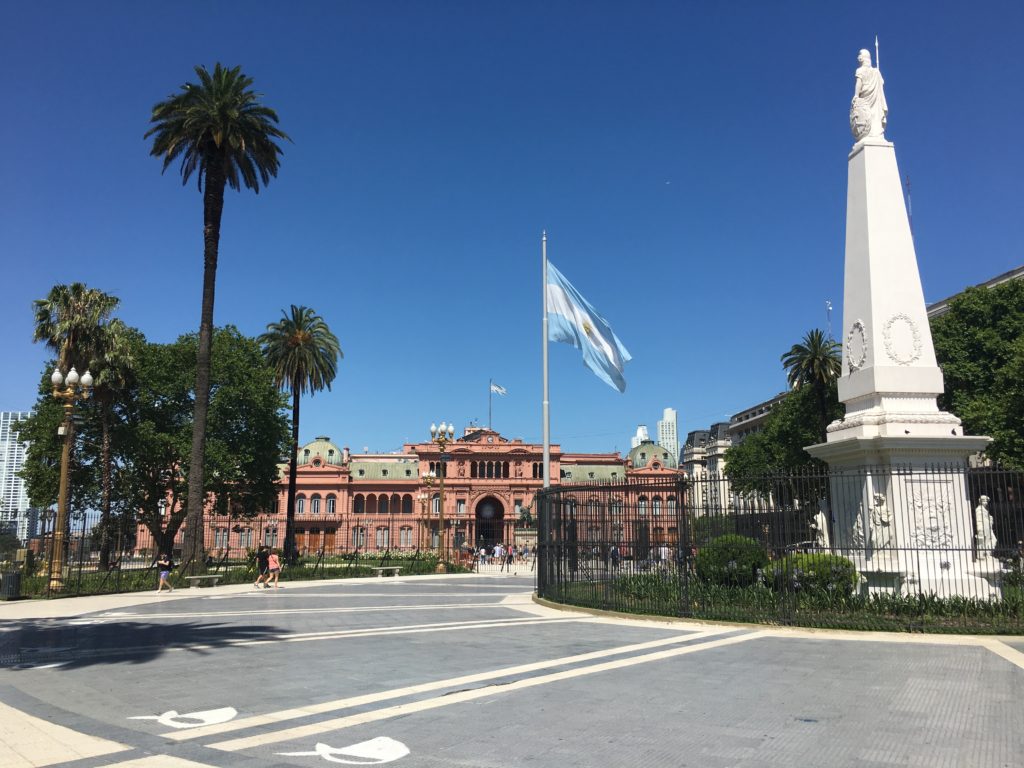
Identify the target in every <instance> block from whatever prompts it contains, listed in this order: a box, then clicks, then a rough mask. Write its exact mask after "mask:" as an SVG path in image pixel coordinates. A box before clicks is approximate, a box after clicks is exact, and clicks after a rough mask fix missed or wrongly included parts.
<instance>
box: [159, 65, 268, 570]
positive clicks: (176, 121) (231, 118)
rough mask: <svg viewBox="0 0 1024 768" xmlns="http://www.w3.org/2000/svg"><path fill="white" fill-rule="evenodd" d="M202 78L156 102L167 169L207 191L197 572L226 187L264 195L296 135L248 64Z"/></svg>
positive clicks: (193, 532) (190, 547)
mask: <svg viewBox="0 0 1024 768" xmlns="http://www.w3.org/2000/svg"><path fill="white" fill-rule="evenodd" d="M195 72H196V75H197V76H198V77H199V82H198V83H185V84H184V85H183V86H182V87H181V91H180V92H178V93H175V94H172V95H171V96H169V97H168V98H167V100H166V101H161V102H159V103H158V104H156V105H155V106H154V107H153V114H152V116H151V118H150V122H151V123H152V124H153V127H152V128H150V129H149V130H148V131H147V132H146V138H149V137H150V136H152V137H153V146H152V147H151V148H150V154H151V155H153V156H154V157H162V158H163V161H164V165H163V170H164V171H166V170H167V168H168V167H169V166H170V165H171V163H173V162H174V161H175V160H176V159H178V158H179V157H180V158H181V167H180V172H181V181H182V184H185V183H187V182H188V180H189V178H191V176H192V174H193V173H194V174H196V181H197V182H198V186H199V190H200V191H201V192H202V193H203V300H202V309H201V311H200V319H199V349H198V352H197V353H196V391H195V405H194V410H193V426H192V456H191V459H190V462H189V476H188V500H187V502H186V503H187V508H188V517H187V518H186V522H185V525H186V528H185V540H184V547H183V552H182V556H183V558H184V560H185V563H186V568H187V569H188V570H189V571H192V570H195V569H196V568H197V567H198V564H199V563H201V562H202V557H201V555H202V549H203V536H202V524H203V504H204V500H205V494H204V492H203V487H204V483H203V481H204V478H203V462H204V460H205V446H204V441H205V437H206V418H207V411H208V410H209V405H210V353H211V348H212V345H213V298H214V288H215V285H216V280H217V255H218V250H219V248H220V220H221V214H222V212H223V210H224V188H225V186H230V187H231V188H232V189H235V190H241V188H242V187H243V186H244V187H247V188H248V189H252V190H253V191H254V192H256V193H259V191H260V182H261V181H262V182H263V185H264V186H266V185H267V184H268V183H270V178H271V176H275V177H276V176H277V171H278V159H279V156H280V155H281V148H280V147H279V146H278V145H277V143H276V142H275V141H274V140H275V139H286V140H287V139H288V136H287V135H286V134H285V133H284V132H283V131H281V130H280V129H279V128H278V127H277V125H276V124H277V122H278V119H277V113H276V112H274V110H272V109H270V108H269V107H266V106H263V105H262V104H260V103H259V97H260V95H259V94H257V93H255V92H254V91H252V90H251V88H250V86H251V85H252V78H250V77H248V76H246V75H245V74H243V73H242V71H241V68H240V67H231V68H227V67H223V66H221V65H220V64H219V63H218V64H216V65H215V66H214V68H213V73H212V74H211V73H210V72H208V71H207V70H206V68H205V67H202V66H197V67H196V68H195Z"/></svg>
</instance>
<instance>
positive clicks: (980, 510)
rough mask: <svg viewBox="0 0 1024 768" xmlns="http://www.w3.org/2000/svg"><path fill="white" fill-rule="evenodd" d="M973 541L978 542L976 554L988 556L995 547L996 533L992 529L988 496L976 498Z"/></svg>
mask: <svg viewBox="0 0 1024 768" xmlns="http://www.w3.org/2000/svg"><path fill="white" fill-rule="evenodd" d="M974 530H975V535H974V538H975V541H976V542H977V544H978V555H979V556H982V557H988V556H989V555H991V554H992V550H993V549H995V548H996V535H995V532H994V531H993V530H992V513H991V512H989V511H988V496H982V497H981V498H979V499H978V506H977V507H975V508H974Z"/></svg>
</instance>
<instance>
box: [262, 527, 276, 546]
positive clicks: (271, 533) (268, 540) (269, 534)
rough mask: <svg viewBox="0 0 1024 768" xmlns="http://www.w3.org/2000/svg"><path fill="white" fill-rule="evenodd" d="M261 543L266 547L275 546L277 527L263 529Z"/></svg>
mask: <svg viewBox="0 0 1024 768" xmlns="http://www.w3.org/2000/svg"><path fill="white" fill-rule="evenodd" d="M263 544H264V545H265V546H268V547H276V546H277V528H264V529H263Z"/></svg>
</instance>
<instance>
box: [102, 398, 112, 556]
mask: <svg viewBox="0 0 1024 768" xmlns="http://www.w3.org/2000/svg"><path fill="white" fill-rule="evenodd" d="M101 407H102V411H101V412H100V424H101V425H102V429H103V438H102V440H101V442H100V464H101V472H102V473H103V477H102V480H101V483H102V485H103V488H102V497H101V499H100V570H101V571H106V570H109V569H110V472H111V463H112V462H111V460H110V407H109V404H108V403H106V402H104V403H103V404H102V406H101Z"/></svg>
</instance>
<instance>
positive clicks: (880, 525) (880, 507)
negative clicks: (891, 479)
mask: <svg viewBox="0 0 1024 768" xmlns="http://www.w3.org/2000/svg"><path fill="white" fill-rule="evenodd" d="M871 546H872V547H873V548H874V549H885V548H886V547H890V546H892V516H891V515H890V514H889V507H887V506H886V504H885V494H884V493H876V494H875V496H874V503H873V504H872V505H871Z"/></svg>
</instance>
